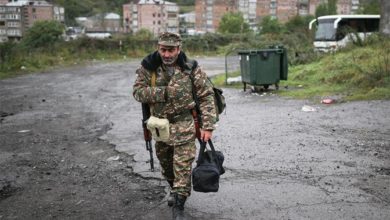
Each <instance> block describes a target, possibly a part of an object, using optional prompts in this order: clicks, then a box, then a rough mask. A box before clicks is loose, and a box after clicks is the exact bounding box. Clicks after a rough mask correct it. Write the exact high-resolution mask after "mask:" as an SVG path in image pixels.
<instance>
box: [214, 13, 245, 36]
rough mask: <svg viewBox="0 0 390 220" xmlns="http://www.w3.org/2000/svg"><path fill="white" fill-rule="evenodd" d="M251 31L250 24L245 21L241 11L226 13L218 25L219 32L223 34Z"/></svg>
mask: <svg viewBox="0 0 390 220" xmlns="http://www.w3.org/2000/svg"><path fill="white" fill-rule="evenodd" d="M249 31H250V29H249V24H248V23H247V22H245V21H244V17H243V16H242V13H241V12H237V13H234V12H228V13H226V14H224V15H223V16H222V19H221V22H220V23H219V27H218V32H220V33H223V34H229V33H230V34H233V33H247V32H249Z"/></svg>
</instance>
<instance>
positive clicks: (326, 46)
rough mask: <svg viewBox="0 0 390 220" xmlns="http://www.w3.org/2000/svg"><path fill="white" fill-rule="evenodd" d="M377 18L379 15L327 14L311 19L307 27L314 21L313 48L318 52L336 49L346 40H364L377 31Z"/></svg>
mask: <svg viewBox="0 0 390 220" xmlns="http://www.w3.org/2000/svg"><path fill="white" fill-rule="evenodd" d="M379 20H380V16H379V15H327V16H321V17H318V18H316V19H313V20H312V21H310V23H309V29H310V30H311V29H312V27H313V24H314V23H316V25H317V30H316V32H315V38H314V43H313V44H314V48H315V50H316V51H319V52H329V51H336V50H337V49H339V48H341V47H345V46H346V45H347V43H348V42H351V41H356V40H359V39H362V40H364V39H365V37H367V35H369V34H371V33H373V32H379ZM358 38H359V39H358Z"/></svg>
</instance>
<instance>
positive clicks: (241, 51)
mask: <svg viewBox="0 0 390 220" xmlns="http://www.w3.org/2000/svg"><path fill="white" fill-rule="evenodd" d="M264 52H283V49H281V48H278V49H270V48H267V49H251V50H239V51H237V53H238V54H261V53H264Z"/></svg>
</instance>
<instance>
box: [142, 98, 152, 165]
mask: <svg viewBox="0 0 390 220" xmlns="http://www.w3.org/2000/svg"><path fill="white" fill-rule="evenodd" d="M149 117H150V109H149V105H148V104H146V103H142V127H143V129H144V139H145V143H146V150H147V151H149V154H150V170H151V171H152V172H153V171H154V163H153V147H152V135H151V134H150V131H149V130H148V128H147V127H146V121H147V120H148V119H149Z"/></svg>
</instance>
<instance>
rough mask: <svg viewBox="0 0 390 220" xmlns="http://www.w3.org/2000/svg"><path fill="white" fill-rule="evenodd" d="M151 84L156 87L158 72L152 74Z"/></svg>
mask: <svg viewBox="0 0 390 220" xmlns="http://www.w3.org/2000/svg"><path fill="white" fill-rule="evenodd" d="M150 84H151V85H152V87H156V71H153V72H152V79H151V82H150Z"/></svg>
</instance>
